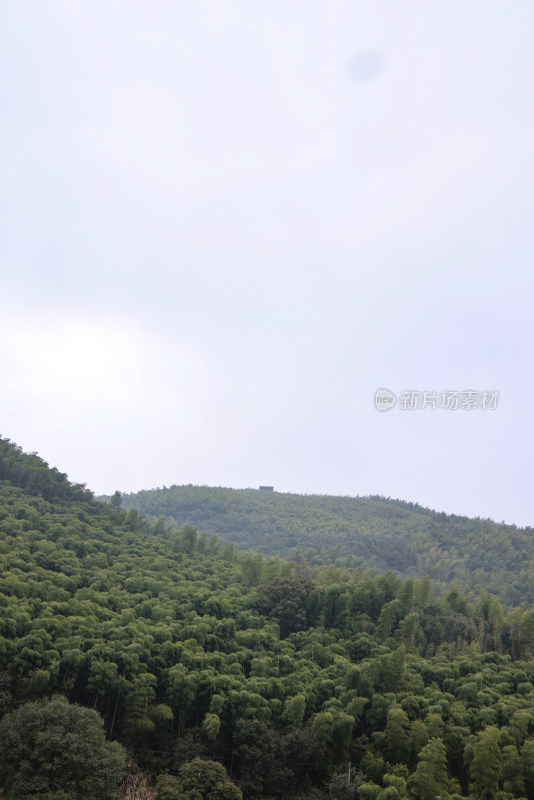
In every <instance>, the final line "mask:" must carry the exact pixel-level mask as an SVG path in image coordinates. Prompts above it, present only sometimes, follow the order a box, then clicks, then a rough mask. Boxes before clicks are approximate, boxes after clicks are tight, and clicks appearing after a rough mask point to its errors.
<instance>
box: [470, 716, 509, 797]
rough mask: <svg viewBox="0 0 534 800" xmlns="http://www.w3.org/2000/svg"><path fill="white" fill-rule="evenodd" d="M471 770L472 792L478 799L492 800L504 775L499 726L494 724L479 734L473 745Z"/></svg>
mask: <svg viewBox="0 0 534 800" xmlns="http://www.w3.org/2000/svg"><path fill="white" fill-rule="evenodd" d="M470 772H471V779H472V783H471V785H470V791H471V793H472V794H473V795H474V796H475V797H476V798H478V800H491V798H493V797H494V795H495V792H496V791H497V790H498V788H499V779H500V777H501V775H502V760H501V751H500V749H499V729H498V728H495V727H493V726H491V727H488V728H484V730H483V731H481V732H480V733H479V734H478V738H477V740H476V741H475V743H474V745H473V758H472V761H471V765H470Z"/></svg>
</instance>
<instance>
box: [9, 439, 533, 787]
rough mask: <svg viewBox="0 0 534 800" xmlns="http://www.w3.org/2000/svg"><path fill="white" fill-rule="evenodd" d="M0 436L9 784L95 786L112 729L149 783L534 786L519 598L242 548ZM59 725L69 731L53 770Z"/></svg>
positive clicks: (526, 649)
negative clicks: (102, 494)
mask: <svg viewBox="0 0 534 800" xmlns="http://www.w3.org/2000/svg"><path fill="white" fill-rule="evenodd" d="M0 445H1V447H0V469H1V475H2V479H1V480H0V715H1V716H2V719H1V720H0V734H1V742H2V744H0V761H1V762H2V765H3V767H2V769H0V781H1V782H2V786H3V789H4V795H5V797H6V798H7V799H8V800H12V799H13V798H17V797H21V796H26V797H29V796H31V797H35V798H38V799H39V800H45V798H46V800H51V798H52V797H54V799H55V800H59V798H61V800H71V798H72V800H75V799H77V798H80V797H84V798H89V797H94V798H95V800H104V799H105V798H106V800H107V798H111V797H112V796H113V794H114V793H115V792H116V791H117V790H116V788H115V787H116V785H117V783H118V779H119V777H120V771H121V768H122V767H121V765H122V764H123V763H124V750H123V748H125V749H126V750H127V751H128V754H129V756H130V757H133V758H134V759H135V761H136V762H137V764H139V765H140V766H141V767H142V768H144V769H145V770H147V771H148V773H149V775H150V776H151V782H152V786H153V789H152V790H151V793H147V794H146V795H145V797H146V798H148V797H152V798H153V797H154V796H157V799H158V800H179V799H180V798H188V799H189V800H199V798H206V799H207V800H239V798H240V797H244V798H245V800H248V798H250V799H251V800H252V799H253V798H258V800H260V799H261V798H265V799H267V798H271V799H273V798H280V799H282V798H284V799H287V800H293V798H297V797H298V798H302V799H304V798H308V800H326V798H333V800H336V799H337V798H339V799H340V800H341V799H342V798H357V800H403V799H404V798H406V799H407V800H412V798H413V800H419V799H420V800H427V798H428V800H435V797H436V796H439V797H440V798H442V800H449V798H450V800H459V799H460V798H462V797H472V798H474V799H475V800H486V798H493V797H496V798H498V800H514V798H527V800H534V711H533V708H534V660H533V658H532V657H533V654H534V610H532V609H531V608H530V607H529V606H527V605H524V606H522V607H519V606H518V607H515V608H514V607H510V608H505V607H504V606H503V605H501V603H500V602H499V601H498V600H497V599H496V598H495V597H493V596H492V595H491V594H489V593H488V592H486V591H484V590H483V591H481V592H480V593H479V595H478V596H477V597H476V598H474V599H473V601H470V600H469V599H468V597H467V596H466V595H465V594H464V593H463V592H462V591H461V590H460V589H459V588H458V587H457V586H453V587H452V588H450V589H449V590H447V591H446V592H444V593H443V594H442V595H441V597H439V598H436V596H435V595H434V592H433V589H432V584H431V581H430V580H429V579H428V578H424V577H423V578H416V579H414V578H411V577H409V578H407V579H404V580H402V579H401V578H400V577H399V576H397V575H395V574H393V573H392V572H389V573H386V574H383V575H378V576H372V575H371V574H370V573H369V572H368V571H366V570H364V569H363V568H360V569H357V570H355V571H353V572H349V571H347V570H345V569H343V568H336V567H332V566H331V567H326V568H321V569H317V570H315V571H312V570H310V569H309V567H308V566H307V565H306V564H305V563H304V562H303V561H302V560H300V561H294V562H291V561H288V560H282V559H279V558H278V557H275V556H272V557H265V556H263V555H262V554H253V553H248V552H240V551H238V550H236V548H235V547H233V546H232V545H231V544H229V543H224V544H222V543H221V542H220V541H219V539H218V538H217V537H216V536H215V535H207V534H206V533H203V532H201V531H199V530H198V529H197V528H195V527H193V526H192V525H190V524H186V525H184V526H182V527H181V528H180V529H175V528H173V527H171V526H168V525H167V526H166V525H165V524H164V523H163V522H162V521H161V520H159V521H156V522H155V523H151V522H149V521H148V520H147V519H146V518H145V517H143V516H141V515H140V514H139V513H138V512H137V511H136V510H135V509H131V510H129V511H126V510H124V509H123V508H122V507H121V498H120V496H119V495H118V494H117V495H115V496H114V497H113V499H112V502H111V503H109V504H103V503H100V502H98V501H96V500H95V499H94V498H93V496H92V495H91V493H90V492H87V490H85V489H84V488H83V487H79V486H72V485H71V484H69V482H68V481H67V479H66V478H65V477H64V476H62V477H58V475H59V473H55V472H53V471H52V476H50V479H48V478H45V477H44V474H41V476H40V477H41V478H42V480H41V481H40V482H39V483H36V481H37V477H36V478H35V479H33V478H32V474H31V473H32V471H33V470H34V469H35V470H37V471H38V472H40V473H47V471H48V467H47V465H46V464H44V462H42V461H41V460H40V459H39V458H38V457H37V456H35V455H32V456H26V455H25V454H23V453H21V451H20V450H18V449H17V448H16V447H14V445H12V444H11V443H9V442H7V441H6V440H2V441H0ZM50 481H52V482H53V483H54V484H57V487H56V489H53V487H52V489H51V484H50ZM58 695H59V696H63V697H64V698H65V700H60V701H57V699H55V698H56V697H57V696H58ZM55 702H59V703H60V713H56V714H54V715H50V714H49V713H48V705H47V704H48V703H55ZM69 709H78V711H75V712H72V713H71V712H70V711H69ZM89 710H90V711H91V715H93V716H91V717H89V716H87V717H86V718H85V717H83V714H82V715H81V717H80V712H83V711H89ZM94 715H99V717H100V719H101V721H102V723H101V724H103V726H104V730H105V732H106V735H107V738H108V739H109V740H111V742H116V744H115V745H114V746H113V749H112V750H110V751H107V750H106V748H105V747H104V743H103V742H102V739H101V738H100V736H99V733H98V730H99V725H98V724H97V722H96V721H95V716H94ZM76 718H83V719H85V720H86V721H85V722H82V723H81V726H82V728H85V727H86V726H87V730H90V731H92V733H91V735H90V736H88V737H87V747H88V748H89V749H90V750H91V753H93V749H92V748H94V753H95V755H94V758H95V759H96V761H95V762H94V763H97V761H98V759H99V758H100V759H103V760H101V761H100V763H101V764H105V763H106V762H105V759H108V762H107V763H108V765H109V774H107V773H106V777H107V778H109V780H103V781H101V782H100V783H99V784H98V785H95V786H94V787H88V784H87V780H86V773H85V772H83V771H82V772H80V773H78V772H74V771H73V767H72V765H71V763H70V761H69V758H68V755H69V752H75V751H76V747H77V746H76V743H75V741H74V739H75V737H74V736H73V737H72V740H71V739H69V736H71V732H72V722H71V720H72V719H76ZM27 721H29V722H27ZM27 724H29V725H30V727H29V728H27V727H25V725H27ZM59 725H63V731H64V736H65V737H67V739H68V741H69V745H72V747H69V748H65V753H64V754H63V756H64V759H63V760H61V759H59V760H58V761H57V763H56V762H54V763H56V767H57V769H54V770H53V771H51V770H50V769H48V768H47V764H49V763H50V759H49V758H48V757H47V756H46V755H39V754H41V753H43V754H46V753H47V752H48V753H49V752H50V750H47V749H46V748H47V746H52V744H53V742H54V741H58V737H59V736H60V735H61V734H60V732H59V733H58V726H59ZM69 725H70V726H71V727H70V728H69ZM26 730H30V731H31V736H34V737H36V738H35V739H34V740H31V741H35V742H38V745H39V747H37V746H36V745H32V752H33V753H34V755H33V760H32V762H31V764H30V765H28V763H27V759H26V760H24V757H23V756H24V752H25V751H24V746H25V744H27V742H25V739H26V736H25V734H24V731H26ZM9 742H13V743H15V744H14V746H11V747H10V748H9V749H8V751H7V754H6V751H5V747H6V746H8V744H9ZM91 742H94V744H90V743H91ZM2 746H3V747H4V750H2ZM78 752H79V751H78ZM102 768H104V769H105V767H102ZM62 776H63V779H62ZM21 781H22V783H21ZM24 781H26V783H25V784H24ZM28 782H30V783H28ZM96 783H97V782H95V784H96ZM28 785H30V786H31V787H33V788H32V790H31V792H30V793H29V794H28V793H27V794H26V795H24V791H27V789H25V788H24V786H28ZM21 786H22V787H23V788H22V789H21ZM149 788H150V787H149ZM84 792H85V793H84ZM90 792H92V794H91V793H90ZM147 792H148V789H147Z"/></svg>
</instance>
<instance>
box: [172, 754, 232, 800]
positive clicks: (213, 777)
mask: <svg viewBox="0 0 534 800" xmlns="http://www.w3.org/2000/svg"><path fill="white" fill-rule="evenodd" d="M178 780H179V783H180V788H181V790H182V797H183V800H242V797H243V795H242V794H241V790H240V789H238V787H237V786H236V785H235V784H234V783H232V782H231V781H230V779H229V777H228V775H227V774H226V770H225V768H224V767H223V766H222V764H218V763H217V762H216V761H205V760H204V759H202V758H194V759H193V761H190V762H189V764H185V765H184V766H183V767H182V768H181V769H180V772H179V775H178Z"/></svg>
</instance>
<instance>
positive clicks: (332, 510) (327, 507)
mask: <svg viewBox="0 0 534 800" xmlns="http://www.w3.org/2000/svg"><path fill="white" fill-rule="evenodd" d="M123 505H124V507H125V508H126V509H131V508H137V509H138V510H139V511H140V513H142V514H145V515H146V516H148V517H149V518H150V519H153V520H155V519H157V518H158V517H159V516H162V517H164V518H165V519H166V520H167V521H169V522H171V523H173V524H175V525H177V526H178V527H180V526H181V525H183V524H185V523H190V524H192V525H195V526H197V527H198V528H200V529H201V530H206V531H211V532H214V533H217V535H218V536H219V537H220V538H221V539H222V540H231V541H234V542H236V543H237V544H238V545H239V547H240V548H243V549H250V550H254V551H259V552H262V553H264V554H267V555H273V554H278V555H283V556H285V557H289V558H292V557H295V555H296V553H300V554H301V555H302V556H304V557H305V558H306V559H307V561H308V563H309V564H310V565H311V566H324V565H330V564H335V565H336V566H343V567H347V568H349V569H354V568H361V567H366V568H369V569H371V570H372V571H373V572H374V573H378V572H387V571H388V570H392V571H393V572H395V573H396V574H398V575H400V576H402V577H413V578H417V577H423V576H424V575H429V576H430V577H431V579H432V581H433V583H434V585H436V586H438V587H441V588H444V587H449V586H450V585H451V584H452V583H454V582H458V584H459V585H460V586H461V587H462V589H463V590H464V591H467V592H475V593H478V592H480V591H481V590H482V589H484V588H486V589H487V590H488V591H490V592H491V593H493V594H495V595H496V596H498V597H499V599H500V600H502V601H503V602H504V603H506V604H510V605H519V604H520V603H524V602H528V603H532V602H534V531H533V530H532V529H531V528H526V529H520V528H516V527H515V526H514V525H504V524H502V525H498V524H496V523H495V522H492V521H491V520H483V519H468V518H466V517H458V516H453V515H448V514H444V513H437V512H435V511H431V510H430V509H428V508H423V507H421V506H418V505H416V504H413V503H404V502H401V501H398V500H390V499H386V498H383V497H330V496H321V495H293V494H281V493H278V492H264V491H257V490H253V489H238V490H236V489H221V488H209V487H205V486H171V487H170V488H164V489H154V490H151V491H142V492H138V493H137V494H129V495H123Z"/></svg>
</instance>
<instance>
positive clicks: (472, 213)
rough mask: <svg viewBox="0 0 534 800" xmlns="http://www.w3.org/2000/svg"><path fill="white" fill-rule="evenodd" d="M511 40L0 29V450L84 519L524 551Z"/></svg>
mask: <svg viewBox="0 0 534 800" xmlns="http://www.w3.org/2000/svg"><path fill="white" fill-rule="evenodd" d="M533 27H534V6H533V5H532V3H531V2H530V0H517V1H516V2H514V3H507V4H503V3H502V2H501V1H500V0H498V1H497V0H485V2H484V3H482V2H481V0H479V1H478V2H477V0H472V2H465V0H461V1H460V0H441V1H438V0H404V2H403V3H399V2H397V0H395V1H394V0H383V2H381V3H377V2H376V0H360V1H358V0H351V1H350V2H348V1H346V0H331V1H330V2H329V3H325V2H318V0H270V2H269V3H259V2H250V0H224V2H223V1H222V0H217V1H215V0H196V2H191V0H168V1H167V0H151V1H150V2H147V0H144V2H140V1H139V0H105V1H104V0H91V2H90V3H89V2H79V1H78V0H17V2H14V1H13V2H5V3H2V4H1V5H0V176H1V178H0V278H1V280H0V434H1V435H2V436H4V437H8V438H10V439H11V440H12V441H14V442H16V443H17V444H19V445H20V446H21V447H22V448H23V449H24V450H26V451H28V452H33V451H36V452H38V453H39V454H40V455H41V456H42V457H43V458H44V459H45V460H46V461H47V462H48V463H50V465H51V466H57V467H58V468H59V469H60V470H61V471H63V472H66V473H67V474H68V476H69V478H70V479H71V480H73V481H75V482H80V483H86V484H87V486H88V488H90V489H92V490H93V491H95V492H96V493H97V494H101V493H112V492H113V491H115V490H116V489H118V490H119V491H126V492H130V491H137V490H140V489H149V488H154V487H156V486H170V485H173V484H177V485H180V484H201V485H209V486H229V487H233V488H245V487H257V486H258V485H260V484H269V485H273V486H274V487H275V489H276V490H278V491H284V492H296V493H303V494H318V493H319V494H334V495H350V496H356V495H368V494H379V495H384V496H386V497H395V498H400V499H403V500H407V501H413V502H417V503H420V504H422V505H424V506H428V507H430V508H435V509H437V510H440V511H441V510H443V511H447V512H449V513H455V514H463V515H468V516H473V517H475V516H476V517H482V518H488V517H489V518H492V519H495V520H496V521H499V522H500V521H502V520H504V521H506V522H508V523H514V524H516V525H520V526H534V493H533V491H532V474H533V469H532V464H533V452H534V440H533V409H534V380H533V374H532V363H533V362H532V354H533V350H534V347H533V345H534V314H533V313H532V300H533V294H534V293H533V288H534V287H533V283H534V277H533V269H532V257H533V255H534V225H533V220H532V215H533V209H534V197H533V194H534V190H533V186H534V180H533V178H534V175H533V172H534V170H533V163H534V159H533V150H534V147H533V143H534V124H533V123H534V103H533V96H532V86H533V85H534V80H533V79H534V74H533V73H534V51H533V50H532V46H531V31H532V29H533ZM379 388H384V389H388V390H389V391H390V392H392V393H393V394H394V395H395V398H396V404H395V407H394V408H392V409H390V410H388V411H385V412H383V411H382V412H381V411H378V410H377V408H376V404H375V392H376V390H377V389H379ZM453 391H456V392H458V395H456V397H457V399H458V407H457V408H454V403H452V407H449V408H447V407H444V408H443V407H440V406H442V405H445V406H446V405H447V403H448V401H447V402H446V400H445V398H449V397H450V395H445V394H444V393H446V392H453ZM484 391H487V392H488V393H490V392H498V395H494V398H495V402H494V405H496V407H495V408H492V407H486V408H484V407H483V405H484V403H483V402H482V397H483V395H482V393H483V392H484ZM404 392H408V393H411V392H415V393H419V395H420V396H419V399H418V398H417V396H416V395H414V396H412V395H411V394H403V393H404ZM424 392H427V393H431V392H435V393H436V395H435V397H437V398H438V399H437V401H436V402H435V403H434V404H435V405H436V407H435V408H433V407H432V405H433V404H432V403H430V402H428V400H427V404H426V407H425V408H421V405H422V404H423V393H424ZM466 392H473V393H476V394H473V395H467V394H465V393H466ZM428 396H433V395H428ZM428 396H427V397H428ZM468 397H471V398H473V397H475V398H476V402H475V405H474V407H471V408H464V407H462V406H463V405H469V403H468V402H467V398H468ZM410 400H413V402H414V403H416V407H415V408H410V407H406V406H410ZM449 405H450V404H449Z"/></svg>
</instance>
